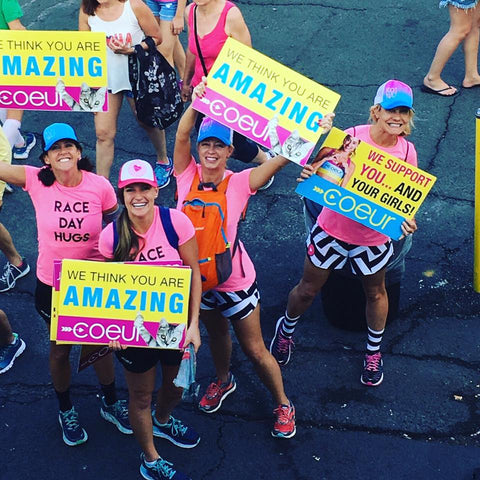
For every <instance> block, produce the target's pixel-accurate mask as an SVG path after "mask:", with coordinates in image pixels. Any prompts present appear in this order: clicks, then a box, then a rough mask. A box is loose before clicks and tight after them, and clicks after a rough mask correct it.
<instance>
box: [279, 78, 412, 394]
mask: <svg viewBox="0 0 480 480" xmlns="http://www.w3.org/2000/svg"><path fill="white" fill-rule="evenodd" d="M413 115H414V112H413V93H412V89H411V88H410V87H409V86H408V85H406V84H405V83H402V82H400V81H398V80H389V81H388V82H385V83H384V84H382V85H381V86H380V87H379V88H378V90H377V94H376V96H375V99H374V105H373V106H372V107H371V108H370V123H371V125H359V126H356V127H353V128H349V129H347V130H346V132H347V134H350V135H352V136H353V137H355V138H358V139H359V140H361V141H362V142H367V143H369V144H370V145H373V146H374V147H377V148H379V149H381V150H383V151H385V152H387V153H389V154H391V155H392V156H395V157H397V158H400V159H403V160H404V161H406V162H407V163H410V164H411V165H414V166H416V165H417V153H416V151H415V147H414V146H413V144H412V143H411V142H409V141H407V140H406V139H405V138H404V137H405V136H406V135H408V134H409V133H410V131H411V128H412V125H413ZM314 171H315V170H314V169H313V168H312V166H311V165H307V166H306V167H305V168H304V170H303V171H302V174H301V177H302V178H304V179H305V178H308V177H309V176H311V175H312V174H313V173H314ZM416 229H417V225H416V223H415V220H405V221H404V222H403V224H402V232H403V234H404V235H411V234H412V233H413V232H414V231H415V230H416ZM306 246H307V255H306V258H305V262H304V271H303V277H302V279H301V280H300V282H299V283H298V284H297V285H296V286H295V287H294V288H293V290H291V292H290V294H289V296H288V304H287V308H286V310H285V314H284V315H283V316H282V317H280V318H279V320H278V321H277V325H276V329H275V336H274V338H273V340H272V342H271V345H270V351H271V352H272V354H273V355H274V356H275V358H276V359H277V361H278V363H279V364H280V365H286V364H287V363H288V362H289V360H290V356H291V352H292V348H293V339H292V337H293V333H294V330H295V326H296V324H297V322H298V320H299V319H300V316H301V315H302V314H303V313H304V312H305V311H306V310H307V309H308V307H309V306H310V305H311V303H312V302H313V299H314V298H315V296H316V295H317V294H318V293H319V292H320V290H321V288H322V287H323V285H324V284H325V282H326V281H327V279H328V276H329V275H330V273H331V271H332V270H334V269H341V268H343V267H344V266H345V265H346V264H347V263H349V265H350V268H351V270H352V273H353V274H354V275H356V276H358V277H359V278H360V280H361V281H362V285H363V289H364V291H365V297H366V318H367V324H368V325H367V326H368V341H367V351H366V354H365V359H364V369H363V373H362V375H361V382H362V383H363V384H364V385H368V386H376V385H380V383H381V382H382V380H383V361H382V355H381V353H380V344H381V340H382V335H383V332H384V329H385V323H386V320H387V313H388V297H387V292H386V290H385V270H386V266H387V263H388V260H389V259H390V257H391V255H392V253H393V248H392V242H391V239H390V238H389V237H387V236H386V235H383V234H381V233H378V232H376V231H375V230H372V229H370V228H368V227H366V226H363V225H361V224H360V223H357V222H355V221H353V220H350V219H349V218H347V217H345V216H343V215H340V214H339V213H336V212H334V211H332V210H329V209H328V208H323V209H322V211H321V212H320V214H319V215H318V218H317V220H316V222H315V223H314V225H313V227H312V229H311V231H310V234H309V236H308V238H307V245H306Z"/></svg>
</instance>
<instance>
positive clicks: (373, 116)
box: [368, 103, 415, 137]
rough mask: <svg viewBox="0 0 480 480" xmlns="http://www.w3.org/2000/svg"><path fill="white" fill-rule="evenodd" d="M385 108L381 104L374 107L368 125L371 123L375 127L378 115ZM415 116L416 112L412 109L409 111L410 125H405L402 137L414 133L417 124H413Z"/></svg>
mask: <svg viewBox="0 0 480 480" xmlns="http://www.w3.org/2000/svg"><path fill="white" fill-rule="evenodd" d="M381 108H383V107H382V106H381V105H380V104H379V103H377V104H376V105H372V106H371V107H370V116H369V117H368V123H371V124H373V125H375V124H376V123H377V121H378V118H377V113H378V112H379V111H380V109H381ZM414 116H415V112H414V111H413V110H412V109H410V110H409V111H408V123H407V124H406V125H405V130H404V131H403V133H402V134H401V136H402V137H406V136H407V135H410V134H411V133H412V128H414V127H415V124H414V123H413V117H414Z"/></svg>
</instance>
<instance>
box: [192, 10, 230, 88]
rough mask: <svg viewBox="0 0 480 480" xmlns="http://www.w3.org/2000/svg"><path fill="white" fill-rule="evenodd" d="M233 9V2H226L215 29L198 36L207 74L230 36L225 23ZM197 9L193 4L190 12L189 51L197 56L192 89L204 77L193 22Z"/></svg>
mask: <svg viewBox="0 0 480 480" xmlns="http://www.w3.org/2000/svg"><path fill="white" fill-rule="evenodd" d="M233 7H235V5H234V4H233V3H232V2H229V1H227V2H225V6H224V8H223V10H222V13H221V14H220V17H219V19H218V22H217V24H216V25H215V28H214V29H213V30H212V31H211V32H209V33H207V34H206V35H204V36H203V37H200V36H198V43H199V44H200V51H201V52H202V57H203V60H204V62H205V67H206V69H207V72H209V71H210V69H211V68H212V67H213V64H214V63H215V60H216V59H217V57H218V54H219V53H220V50H221V49H222V47H223V45H224V43H225V42H226V41H227V38H228V36H227V34H226V33H225V23H226V21H227V15H228V12H229V11H230V9H231V8H233ZM195 8H196V5H195V4H192V6H191V7H190V10H189V12H188V49H189V50H190V51H191V52H192V53H193V55H195V72H194V74H193V78H192V83H191V85H192V87H195V86H196V85H198V84H199V83H200V82H201V81H202V77H203V76H204V71H203V67H202V62H201V61H200V55H199V54H198V50H197V43H196V41H195V29H194V21H193V11H194V9H195ZM197 25H198V17H197Z"/></svg>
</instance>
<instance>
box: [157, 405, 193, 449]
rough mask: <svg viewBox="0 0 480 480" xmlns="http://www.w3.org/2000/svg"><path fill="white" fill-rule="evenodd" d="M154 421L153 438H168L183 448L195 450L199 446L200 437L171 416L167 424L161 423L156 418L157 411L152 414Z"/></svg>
mask: <svg viewBox="0 0 480 480" xmlns="http://www.w3.org/2000/svg"><path fill="white" fill-rule="evenodd" d="M152 419H153V436H154V437H159V438H166V439H167V440H170V441H171V442H172V443H173V444H174V445H176V446H177V447H181V448H193V447H195V446H197V445H198V442H199V441H200V435H199V434H198V433H197V432H196V431H195V430H194V429H193V428H192V427H189V426H188V425H184V424H183V423H182V421H181V420H178V419H176V418H174V417H172V416H171V415H170V418H169V419H168V422H167V423H163V424H162V423H159V421H158V420H157V419H156V418H155V410H154V411H153V412H152Z"/></svg>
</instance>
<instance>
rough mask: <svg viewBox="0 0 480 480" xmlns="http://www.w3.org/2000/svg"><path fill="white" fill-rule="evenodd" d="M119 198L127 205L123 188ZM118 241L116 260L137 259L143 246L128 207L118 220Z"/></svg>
mask: <svg viewBox="0 0 480 480" xmlns="http://www.w3.org/2000/svg"><path fill="white" fill-rule="evenodd" d="M117 196H118V199H119V201H120V203H121V204H122V205H125V197H124V195H123V188H120V189H119V190H118V194H117ZM116 222H117V224H116V227H117V233H118V243H117V246H116V247H115V250H114V252H113V259H112V261H114V262H129V261H132V260H135V257H136V256H137V255H138V252H139V251H140V250H141V249H142V248H143V245H142V246H140V238H139V237H138V235H137V234H136V233H135V231H134V230H133V227H132V222H131V221H130V217H129V216H128V211H127V209H126V208H124V209H123V211H122V213H121V214H120V216H119V217H118V218H117V220H116Z"/></svg>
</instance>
